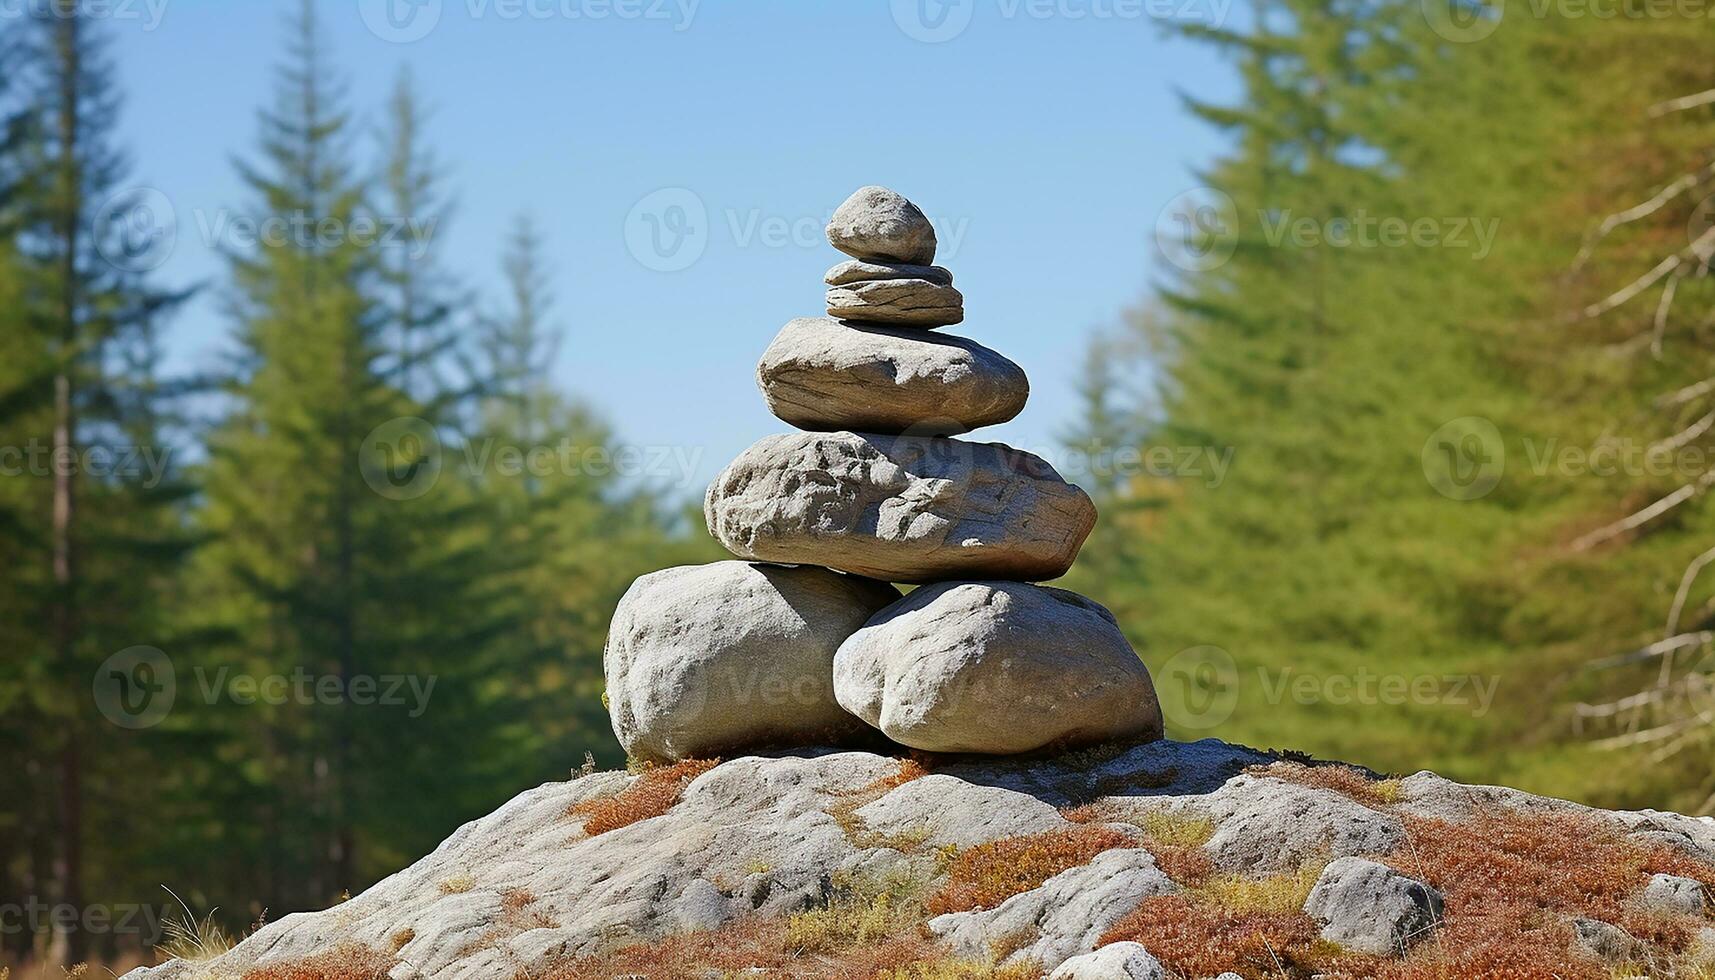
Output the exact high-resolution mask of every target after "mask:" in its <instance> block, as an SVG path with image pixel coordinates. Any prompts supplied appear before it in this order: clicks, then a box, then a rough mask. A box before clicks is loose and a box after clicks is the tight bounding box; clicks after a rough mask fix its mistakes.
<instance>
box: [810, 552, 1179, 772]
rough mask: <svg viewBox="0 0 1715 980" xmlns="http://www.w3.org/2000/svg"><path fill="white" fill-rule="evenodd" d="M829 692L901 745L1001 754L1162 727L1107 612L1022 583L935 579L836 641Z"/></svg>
mask: <svg viewBox="0 0 1715 980" xmlns="http://www.w3.org/2000/svg"><path fill="white" fill-rule="evenodd" d="M834 694H835V696H836V697H837V698H839V701H840V704H841V705H843V706H844V707H845V708H846V710H847V711H850V712H851V713H852V714H854V715H857V716H858V717H859V718H862V719H863V720H864V721H866V722H868V723H870V724H871V725H874V726H875V727H876V728H878V729H880V730H881V731H882V732H883V733H884V734H886V735H887V737H888V738H890V739H892V740H893V741H895V742H898V743H899V744H901V745H909V746H911V747H912V748H917V749H924V750H926V751H930V752H978V753H992V754H1011V753H1018V752H1028V751H1031V750H1033V749H1039V748H1042V747H1043V746H1047V745H1060V746H1067V745H1078V744H1091V743H1095V742H1106V741H1111V740H1113V739H1118V738H1127V739H1148V738H1158V737H1160V735H1161V706H1160V705H1159V704H1158V703H1157V702H1156V698H1155V687H1154V685H1153V684H1151V683H1150V678H1149V670H1148V668H1146V667H1145V666H1144V665H1143V662H1142V661H1141V660H1139V659H1138V657H1137V653H1136V652H1135V651H1133V650H1132V648H1131V644H1130V643H1128V642H1127V641H1126V638H1125V634H1124V633H1122V632H1120V629H1119V625H1118V624H1117V623H1116V622H1115V621H1114V617H1113V614H1112V613H1110V612H1108V611H1107V610H1106V609H1104V608H1102V607H1101V606H1100V605H1098V604H1097V603H1095V602H1092V601H1091V600H1089V599H1086V598H1084V597H1083V596H1080V595H1077V594H1076V593H1072V592H1067V591H1065V590H1064V589H1051V588H1045V587H1042V586H1037V585H1027V584H1025V583H1022V582H946V583H942V584H940V585H931V586H926V587H924V588H921V589H918V590H917V591H915V592H913V593H911V594H910V595H909V596H907V597H905V598H904V599H901V600H900V601H899V602H897V603H895V604H893V605H891V606H889V607H888V608H886V609H884V610H882V611H881V612H880V613H878V614H876V616H875V618H873V619H871V620H870V621H869V622H868V623H866V624H865V625H864V626H863V628H862V629H859V630H858V631H857V632H856V633H854V634H852V636H851V637H850V638H849V639H847V640H846V641H845V643H844V644H842V645H841V646H840V650H839V653H838V654H837V655H836V656H835V658H834Z"/></svg>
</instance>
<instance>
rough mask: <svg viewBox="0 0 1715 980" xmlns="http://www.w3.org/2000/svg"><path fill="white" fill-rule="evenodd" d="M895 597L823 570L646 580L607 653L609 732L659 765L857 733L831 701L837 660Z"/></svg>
mask: <svg viewBox="0 0 1715 980" xmlns="http://www.w3.org/2000/svg"><path fill="white" fill-rule="evenodd" d="M898 597H899V593H898V591H897V590H895V589H894V588H893V587H892V586H890V585H886V584H884V583H881V582H874V581H870V580H868V579H862V578H855V577H853V576H849V575H839V574H836V573H834V572H830V571H827V570H825V569H820V568H781V567H778V566H767V565H752V564H750V563H748V562H742V561H724V562H716V563H714V564H712V565H692V566H684V567H680V568H669V569H666V570H664V571H659V572H654V573H651V574H649V575H645V576H643V577H642V578H640V579H638V580H637V581H636V582H634V583H632V586H631V588H630V589H629V590H628V591H627V592H626V593H625V597H624V598H623V599H621V600H620V602H619V608H618V609H617V610H615V612H614V614H613V624H612V626H611V627H610V629H609V631H608V640H607V650H606V652H605V653H604V655H603V668H604V671H605V673H606V676H607V697H608V714H609V716H610V718H611V720H612V722H613V731H614V734H615V735H617V736H618V737H619V742H620V744H621V745H623V746H624V747H625V750H626V752H627V753H628V754H630V755H632V756H634V757H637V758H641V759H648V760H656V761H666V760H677V759H684V758H688V757H690V756H698V755H700V756H712V755H718V754H721V753H723V752H729V751H731V750H733V749H742V748H751V747H755V746H758V745H769V744H803V743H808V744H838V743H839V742H840V741H841V739H843V738H849V737H851V736H853V735H856V734H859V733H860V732H861V726H860V725H858V724H857V723H856V720H855V719H853V718H852V716H851V715H849V714H847V713H846V712H845V711H843V710H841V708H840V706H839V704H838V703H837V702H836V701H835V699H834V696H833V684H832V676H833V675H832V670H833V656H834V651H835V650H836V649H837V648H838V647H839V645H840V643H841V642H842V641H843V640H845V638H846V637H848V636H850V635H851V634H852V633H853V632H854V631H856V630H857V629H858V627H860V626H862V625H863V623H864V622H865V621H866V620H868V619H869V618H870V617H871V616H872V615H873V614H874V613H875V612H876V611H877V610H879V609H881V608H883V607H885V606H886V605H888V604H889V603H890V602H892V601H893V600H895V599H897V598H898Z"/></svg>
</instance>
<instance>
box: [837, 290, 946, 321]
mask: <svg viewBox="0 0 1715 980" xmlns="http://www.w3.org/2000/svg"><path fill="white" fill-rule="evenodd" d="M828 315H829V316H837V317H839V318H840V319H842V320H854V321H857V322H860V323H892V324H901V325H906V326H914V327H945V326H949V325H951V324H954V323H959V322H961V321H963V320H964V319H965V297H964V294H962V293H960V292H959V291H958V290H957V289H954V288H953V287H952V286H943V285H940V284H938V283H933V282H930V281H929V280H927V279H876V280H872V281H870V282H857V283H852V284H851V285H849V286H834V287H833V288H831V289H829V290H828Z"/></svg>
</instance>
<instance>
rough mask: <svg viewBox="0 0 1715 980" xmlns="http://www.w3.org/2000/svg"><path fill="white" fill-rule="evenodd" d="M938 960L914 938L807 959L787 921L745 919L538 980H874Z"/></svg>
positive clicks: (583, 961) (567, 966)
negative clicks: (740, 977)
mask: <svg viewBox="0 0 1715 980" xmlns="http://www.w3.org/2000/svg"><path fill="white" fill-rule="evenodd" d="M934 955H935V953H934V949H933V947H932V946H930V944H929V943H928V941H927V940H925V939H923V938H922V937H921V936H919V935H917V934H915V933H910V934H906V935H903V936H896V937H891V938H889V939H887V940H886V941H883V942H878V943H875V944H873V945H869V946H864V947H860V948H858V949H854V950H851V951H849V952H845V953H842V954H838V955H818V954H806V953H803V952H801V951H799V950H797V949H794V948H793V947H792V945H791V943H790V941H789V926H788V924H787V922H786V921H784V920H781V919H747V920H745V921H743V922H740V923H738V924H736V925H733V926H729V927H728V928H726V929H722V930H720V931H718V932H693V933H687V934H684V935H679V936H670V937H668V938H666V939H663V940H660V941H659V942H654V943H644V944H639V945H635V946H627V947H625V948H624V949H620V950H616V951H614V952H612V953H607V954H603V955H599V956H588V957H583V958H580V959H577V960H572V961H569V962H566V963H562V964H559V965H557V966H554V967H552V968H550V969H549V970H547V971H546V973H544V974H543V975H541V976H540V977H538V978H536V980H612V978H615V977H638V978H645V980H683V978H686V977H699V976H704V975H711V974H712V975H714V976H723V975H732V974H738V973H743V974H744V975H746V976H750V977H768V978H781V980H785V978H792V980H799V978H803V980H870V978H874V977H879V976H885V975H888V974H889V971H897V970H902V969H905V968H908V967H910V966H911V965H913V964H916V963H923V962H927V961H930V960H931V959H932V958H933V957H934ZM755 971H760V972H755ZM905 975H906V976H909V974H905Z"/></svg>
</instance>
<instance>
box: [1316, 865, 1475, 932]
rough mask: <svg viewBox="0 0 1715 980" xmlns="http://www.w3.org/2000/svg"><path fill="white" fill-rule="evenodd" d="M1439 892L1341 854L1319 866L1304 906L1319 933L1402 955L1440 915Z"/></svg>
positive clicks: (1394, 872) (1437, 920) (1386, 867)
mask: <svg viewBox="0 0 1715 980" xmlns="http://www.w3.org/2000/svg"><path fill="white" fill-rule="evenodd" d="M1441 909H1442V898H1441V893H1440V892H1439V891H1436V890H1435V889H1434V888H1431V887H1430V886H1429V885H1426V884H1424V883H1423V882H1421V881H1418V880H1416V879H1415V878H1408V877H1406V876H1405V875H1403V874H1400V873H1399V872H1398V871H1395V870H1394V869H1392V868H1390V867H1388V866H1387V865H1385V864H1379V863H1377V862H1375V861H1368V860H1365V859H1364V858H1360V857H1343V858H1339V859H1338V860H1336V861H1333V862H1331V863H1330V864H1329V865H1328V866H1327V867H1326V868H1323V869H1322V875H1321V877H1319V878H1317V879H1316V886H1315V887H1314V888H1312V889H1311V890H1310V897H1309V898H1307V899H1305V901H1304V912H1305V914H1306V915H1309V916H1310V917H1311V918H1313V919H1315V920H1316V922H1317V923H1318V924H1319V925H1320V926H1321V927H1322V938H1323V939H1326V940H1328V941H1329V942H1332V943H1339V944H1340V945H1341V946H1344V947H1346V948H1347V949H1352V950H1356V951H1358V952H1360V953H1369V954H1371V955H1372V956H1402V955H1404V954H1405V951H1406V949H1407V948H1409V947H1410V946H1411V944H1412V943H1415V942H1417V941H1418V940H1419V939H1422V938H1423V937H1425V936H1427V935H1428V934H1429V933H1430V931H1431V930H1433V929H1434V928H1435V926H1436V924H1437V923H1439V922H1440V921H1441Z"/></svg>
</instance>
